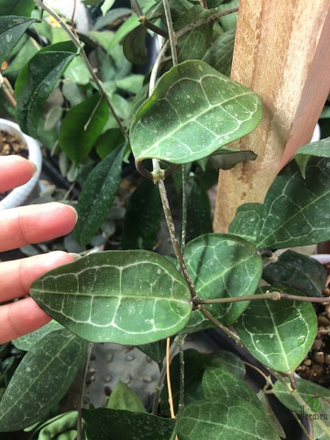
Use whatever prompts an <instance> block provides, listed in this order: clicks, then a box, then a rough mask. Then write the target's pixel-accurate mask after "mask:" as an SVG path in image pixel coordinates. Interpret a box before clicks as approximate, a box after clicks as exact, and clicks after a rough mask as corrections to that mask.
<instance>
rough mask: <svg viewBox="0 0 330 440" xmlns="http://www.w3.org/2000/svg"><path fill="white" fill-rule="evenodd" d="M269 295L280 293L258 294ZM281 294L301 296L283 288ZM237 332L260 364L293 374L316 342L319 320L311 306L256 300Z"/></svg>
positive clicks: (271, 289)
mask: <svg viewBox="0 0 330 440" xmlns="http://www.w3.org/2000/svg"><path fill="white" fill-rule="evenodd" d="M269 291H270V292H272V291H279V289H278V288H277V289H276V288H274V287H270V286H265V287H262V288H261V289H258V291H257V293H265V292H269ZM280 291H281V292H282V291H283V292H286V293H291V294H293V295H295V294H299V292H297V291H295V290H293V289H288V288H280ZM235 330H236V332H237V333H238V335H239V337H240V338H241V339H242V342H243V344H244V345H245V346H246V348H247V349H248V350H249V351H250V353H252V355H253V356H254V357H255V358H257V359H258V360H259V361H260V362H262V363H264V364H265V365H267V366H268V367H270V368H273V369H274V370H276V371H281V372H282V373H291V372H293V371H294V370H295V369H296V368H297V367H298V365H299V364H300V363H301V362H302V361H303V359H304V357H305V356H306V354H307V353H308V351H309V349H310V348H311V346H312V344H313V342H314V339H315V336H316V332H317V319H316V314H315V311H314V308H313V305H312V304H311V303H308V302H302V301H291V300H290V301H289V300H280V301H272V300H255V301H251V302H250V304H249V306H248V307H247V309H246V310H245V311H244V313H243V314H242V316H241V317H240V318H239V320H238V322H237V323H236V324H235Z"/></svg>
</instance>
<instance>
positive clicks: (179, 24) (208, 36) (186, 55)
mask: <svg viewBox="0 0 330 440" xmlns="http://www.w3.org/2000/svg"><path fill="white" fill-rule="evenodd" d="M213 13H214V10H211V9H205V8H203V7H202V6H200V5H197V6H194V7H193V8H191V9H189V10H188V11H186V13H185V14H182V15H181V16H180V18H179V19H178V20H177V21H176V22H175V23H174V30H175V31H176V32H177V31H179V30H181V29H182V28H184V27H186V26H188V25H190V24H191V23H194V22H196V21H198V20H205V19H206V18H208V17H209V16H210V15H212V14H213ZM212 28H213V22H212V21H210V22H208V23H206V24H204V25H203V26H199V27H197V28H195V29H193V30H191V31H190V32H187V33H186V34H184V35H183V36H182V37H181V38H179V40H178V59H179V62H180V63H181V62H182V61H186V60H200V59H202V58H203V56H204V55H205V52H206V51H207V50H208V48H209V47H210V45H211V41H212Z"/></svg>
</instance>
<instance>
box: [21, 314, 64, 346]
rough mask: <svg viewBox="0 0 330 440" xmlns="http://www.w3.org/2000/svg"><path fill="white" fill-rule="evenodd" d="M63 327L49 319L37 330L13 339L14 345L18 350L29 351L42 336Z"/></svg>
mask: <svg viewBox="0 0 330 440" xmlns="http://www.w3.org/2000/svg"><path fill="white" fill-rule="evenodd" d="M61 329H63V327H62V326H61V324H59V323H58V322H56V321H50V322H49V323H48V324H46V325H44V326H43V327H41V328H39V329H38V330H36V331H34V332H32V333H29V334H28V335H24V336H21V337H20V338H17V339H15V340H14V341H13V344H14V345H15V347H17V348H19V349H20V350H24V351H29V350H30V349H31V348H32V347H33V346H34V345H35V344H36V343H37V342H39V341H40V340H41V339H42V338H44V337H45V336H46V335H48V334H49V333H52V332H54V331H55V330H61Z"/></svg>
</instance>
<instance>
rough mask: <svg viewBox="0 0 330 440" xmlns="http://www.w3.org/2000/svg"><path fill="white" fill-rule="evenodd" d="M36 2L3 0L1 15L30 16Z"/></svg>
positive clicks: (0, 5)
mask: <svg viewBox="0 0 330 440" xmlns="http://www.w3.org/2000/svg"><path fill="white" fill-rule="evenodd" d="M34 6H35V3H34V1H33V0H1V1H0V16H2V15H19V16H24V17H29V16H30V15H31V12H32V11H33V9H34Z"/></svg>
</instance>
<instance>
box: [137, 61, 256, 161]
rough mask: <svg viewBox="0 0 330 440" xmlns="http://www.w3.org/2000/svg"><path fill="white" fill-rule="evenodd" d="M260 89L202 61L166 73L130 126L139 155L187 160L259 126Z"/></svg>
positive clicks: (144, 157) (208, 152)
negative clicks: (222, 72) (244, 84)
mask: <svg viewBox="0 0 330 440" xmlns="http://www.w3.org/2000/svg"><path fill="white" fill-rule="evenodd" d="M261 111H262V110H261V104H260V100H259V98H258V96H257V95H255V94H254V93H253V92H251V91H250V90H249V89H248V88H247V87H245V86H243V85H242V84H238V83H236V82H234V81H231V80H229V79H228V78H227V77H225V76H224V75H222V74H221V73H219V72H217V71H216V70H215V69H213V68H212V67H210V66H208V65H207V64H206V63H204V62H203V61H186V62H184V63H181V64H179V65H178V66H175V67H173V68H172V69H171V70H170V71H169V72H167V73H165V74H164V75H163V76H162V77H161V78H160V80H159V81H158V83H157V86H156V88H155V90H154V92H153V94H152V95H151V97H150V98H149V99H148V100H147V101H146V102H145V103H144V104H143V105H142V106H141V107H140V109H139V110H138V112H137V114H136V116H135V120H134V122H133V124H132V128H131V145H132V150H133V153H134V155H135V158H136V159H137V160H143V159H147V158H156V159H160V160H165V161H168V162H172V163H188V162H192V161H194V160H198V159H202V158H203V157H206V156H209V155H210V154H212V153H213V152H214V151H216V150H218V149H219V148H220V147H221V146H224V145H225V144H228V143H229V142H232V141H234V140H236V139H239V138H241V137H242V136H245V135H246V134H248V133H250V132H251V131H252V130H254V129H255V128H256V127H257V125H258V124H259V121H260V118H261Z"/></svg>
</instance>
